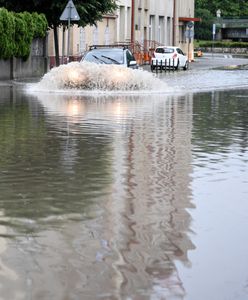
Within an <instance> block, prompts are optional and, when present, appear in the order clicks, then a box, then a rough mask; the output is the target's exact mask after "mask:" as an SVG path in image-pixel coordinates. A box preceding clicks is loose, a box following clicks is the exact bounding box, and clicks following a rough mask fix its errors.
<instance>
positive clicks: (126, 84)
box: [32, 62, 168, 92]
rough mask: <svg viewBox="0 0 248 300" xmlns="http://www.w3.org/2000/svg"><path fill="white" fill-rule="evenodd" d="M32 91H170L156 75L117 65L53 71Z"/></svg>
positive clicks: (76, 65)
mask: <svg viewBox="0 0 248 300" xmlns="http://www.w3.org/2000/svg"><path fill="white" fill-rule="evenodd" d="M32 90H33V91H61V90H63V91H66V90H70V91H71V90H77V91H78V90H80V91H101V92H108V91H110V92H113V91H119V92H120V91H125V92H127V91H131V92H132V91H156V92H159V91H161V92H165V91H168V86H167V85H166V83H165V82H163V81H161V80H160V79H158V78H156V77H155V76H154V74H152V73H150V72H148V71H144V70H140V69H131V68H126V67H123V66H118V65H105V64H95V63H90V62H83V63H79V62H71V63H69V64H67V65H61V66H59V67H56V68H53V69H51V70H50V71H49V72H48V73H47V74H45V75H44V77H43V78H42V79H41V81H40V82H39V83H37V84H35V86H33V87H32Z"/></svg>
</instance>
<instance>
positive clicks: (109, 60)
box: [81, 46, 138, 69]
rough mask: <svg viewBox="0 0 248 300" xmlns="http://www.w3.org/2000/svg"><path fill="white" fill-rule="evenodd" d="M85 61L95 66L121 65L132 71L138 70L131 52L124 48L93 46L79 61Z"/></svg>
mask: <svg viewBox="0 0 248 300" xmlns="http://www.w3.org/2000/svg"><path fill="white" fill-rule="evenodd" d="M85 61H87V62H93V63H97V64H115V65H123V66H125V67H129V68H134V69H137V68H138V64H137V62H136V60H135V58H134V56H133V54H132V52H131V51H130V50H129V49H128V48H126V47H97V46H93V47H91V48H90V50H89V51H88V52H87V53H86V54H85V55H84V56H83V58H82V59H81V62H85Z"/></svg>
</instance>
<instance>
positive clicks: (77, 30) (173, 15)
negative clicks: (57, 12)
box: [49, 0, 196, 59]
mask: <svg viewBox="0 0 248 300" xmlns="http://www.w3.org/2000/svg"><path fill="white" fill-rule="evenodd" d="M118 6H119V7H118V9H117V10H116V12H115V13H114V14H112V15H105V16H103V19H102V21H101V22H98V23H97V25H96V26H86V27H85V28H82V27H78V26H76V25H74V26H73V28H71V30H70V36H71V38H70V46H69V47H68V46H67V35H68V31H67V30H65V32H64V31H63V29H62V28H59V45H60V46H59V48H60V55H61V56H64V55H65V56H68V55H69V56H73V57H74V58H75V57H80V56H82V55H83V53H84V52H85V51H87V50H88V48H89V46H90V45H109V44H116V43H129V44H130V45H132V46H133V51H134V52H135V53H136V54H139V53H142V54H144V53H149V54H151V52H152V51H153V50H154V48H155V47H156V46H158V45H176V46H179V47H181V48H182V49H183V51H184V52H185V53H186V54H187V55H188V56H189V58H190V59H192V57H193V26H191V28H189V27H188V24H189V23H191V24H193V22H194V20H196V19H195V18H194V0H119V1H118ZM49 45H50V46H49V56H50V57H53V56H54V55H55V54H54V43H53V33H52V31H51V32H50V33H49ZM134 45H135V47H134ZM65 49H68V50H69V51H67V52H69V53H66V51H65Z"/></svg>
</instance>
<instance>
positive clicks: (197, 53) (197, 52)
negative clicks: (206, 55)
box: [194, 48, 203, 57]
mask: <svg viewBox="0 0 248 300" xmlns="http://www.w3.org/2000/svg"><path fill="white" fill-rule="evenodd" d="M194 55H195V56H196V57H202V56H203V52H202V49H201V48H195V49H194Z"/></svg>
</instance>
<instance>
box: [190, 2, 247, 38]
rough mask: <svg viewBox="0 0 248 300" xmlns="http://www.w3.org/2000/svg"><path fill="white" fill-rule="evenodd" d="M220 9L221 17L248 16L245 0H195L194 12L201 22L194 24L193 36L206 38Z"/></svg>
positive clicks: (208, 36)
mask: <svg viewBox="0 0 248 300" xmlns="http://www.w3.org/2000/svg"><path fill="white" fill-rule="evenodd" d="M219 9H220V11H221V17H236V18H240V17H244V16H248V1H247V0H209V1H206V0H195V13H196V16H197V17H198V18H201V19H202V22H200V23H198V24H196V26H195V37H196V38H197V39H204V40H208V39H211V35H212V24H213V23H214V20H215V19H216V17H217V11H218V10H219Z"/></svg>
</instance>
